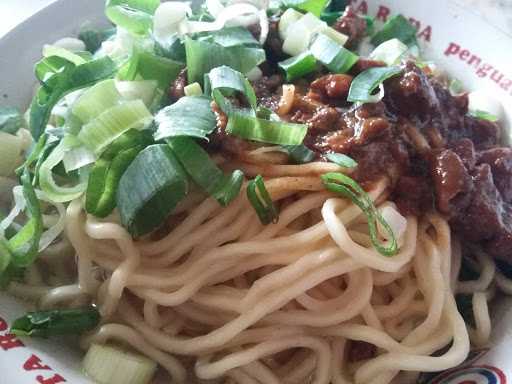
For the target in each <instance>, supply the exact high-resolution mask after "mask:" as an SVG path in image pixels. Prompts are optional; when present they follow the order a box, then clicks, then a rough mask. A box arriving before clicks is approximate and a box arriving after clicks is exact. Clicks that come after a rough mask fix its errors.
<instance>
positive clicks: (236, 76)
mask: <svg viewBox="0 0 512 384" xmlns="http://www.w3.org/2000/svg"><path fill="white" fill-rule="evenodd" d="M208 78H209V86H210V89H211V92H212V97H213V99H214V100H215V102H216V103H217V105H218V106H219V107H220V108H221V109H222V110H223V111H224V112H225V113H228V111H229V110H231V109H232V107H231V106H228V105H230V104H229V102H228V101H227V100H226V99H225V97H224V96H232V95H233V94H234V93H235V92H239V93H241V94H242V95H244V97H245V99H246V101H247V103H248V104H249V106H250V107H251V108H252V109H253V110H256V94H255V93H254V89H253V88H252V85H251V83H249V80H247V79H246V77H245V76H244V75H242V74H241V73H240V72H238V71H235V70H234V69H231V68H229V67H226V66H221V67H217V68H213V69H212V70H211V71H210V73H209V74H208Z"/></svg>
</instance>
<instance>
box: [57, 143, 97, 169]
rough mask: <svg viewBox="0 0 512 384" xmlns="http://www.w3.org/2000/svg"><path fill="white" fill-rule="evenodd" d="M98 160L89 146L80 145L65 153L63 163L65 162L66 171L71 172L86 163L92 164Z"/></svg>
mask: <svg viewBox="0 0 512 384" xmlns="http://www.w3.org/2000/svg"><path fill="white" fill-rule="evenodd" d="M96 160H97V157H96V155H95V154H94V153H92V152H91V151H90V150H88V149H87V148H85V147H83V146H80V147H77V148H72V149H70V150H69V151H68V152H66V154H65V155H64V158H63V159H62V163H63V164H64V169H65V171H66V173H70V172H71V171H75V170H77V169H80V168H82V167H85V166H86V165H89V164H92V163H94V162H95V161H96Z"/></svg>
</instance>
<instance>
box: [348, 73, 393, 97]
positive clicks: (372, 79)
mask: <svg viewBox="0 0 512 384" xmlns="http://www.w3.org/2000/svg"><path fill="white" fill-rule="evenodd" d="M400 72H402V69H401V68H400V67H378V68H370V69H367V70H366V71H364V72H361V73H360V74H359V75H357V76H356V77H355V79H354V80H352V84H351V85H350V90H349V92H348V97H347V100H348V101H351V102H354V103H355V102H360V103H373V102H376V101H379V100H380V97H379V96H378V95H374V94H373V92H374V91H375V89H377V87H379V86H380V85H381V84H382V83H383V82H384V81H385V80H387V79H389V78H391V77H393V76H396V75H398V74H399V73H400Z"/></svg>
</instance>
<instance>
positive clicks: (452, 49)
mask: <svg viewBox="0 0 512 384" xmlns="http://www.w3.org/2000/svg"><path fill="white" fill-rule="evenodd" d="M459 51H460V45H458V44H455V43H450V45H449V46H448V48H446V51H444V54H445V56H450V55H455V54H456V53H458V52H459Z"/></svg>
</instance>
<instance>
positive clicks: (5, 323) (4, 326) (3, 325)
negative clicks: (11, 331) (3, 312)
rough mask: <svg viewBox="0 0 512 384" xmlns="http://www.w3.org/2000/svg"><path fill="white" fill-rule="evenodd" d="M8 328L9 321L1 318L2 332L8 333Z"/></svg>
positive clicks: (0, 327) (0, 326)
mask: <svg viewBox="0 0 512 384" xmlns="http://www.w3.org/2000/svg"><path fill="white" fill-rule="evenodd" d="M8 327H9V326H8V325H7V321H5V320H4V319H2V318H1V317H0V332H3V331H7V328H8Z"/></svg>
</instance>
